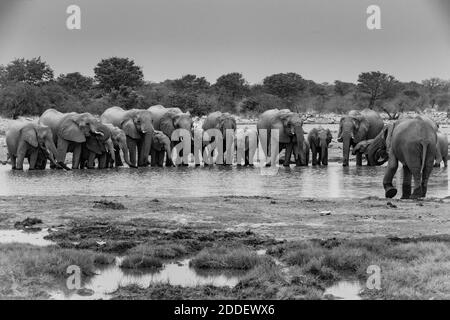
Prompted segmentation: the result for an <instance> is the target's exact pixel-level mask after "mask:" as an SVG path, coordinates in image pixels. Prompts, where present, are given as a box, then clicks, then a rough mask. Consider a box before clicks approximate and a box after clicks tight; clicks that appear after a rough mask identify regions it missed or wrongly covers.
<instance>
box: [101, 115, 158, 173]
mask: <svg viewBox="0 0 450 320" xmlns="http://www.w3.org/2000/svg"><path fill="white" fill-rule="evenodd" d="M100 120H101V121H102V123H105V124H106V123H109V124H112V125H114V126H116V127H118V128H120V129H122V130H123V131H124V132H125V135H126V138H127V147H128V152H129V157H130V160H129V161H130V163H131V165H132V166H133V167H136V166H139V167H145V166H147V165H149V162H148V156H149V154H150V149H151V146H152V139H153V131H154V129H153V120H152V116H151V113H150V111H148V110H142V109H131V110H126V111H125V110H124V109H122V108H120V107H111V108H108V109H106V110H105V112H103V114H102V115H101V116H100ZM136 153H137V157H136Z"/></svg>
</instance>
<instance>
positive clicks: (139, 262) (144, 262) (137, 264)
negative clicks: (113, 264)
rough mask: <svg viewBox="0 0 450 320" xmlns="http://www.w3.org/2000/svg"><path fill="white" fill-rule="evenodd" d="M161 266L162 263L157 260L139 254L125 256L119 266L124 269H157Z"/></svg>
mask: <svg viewBox="0 0 450 320" xmlns="http://www.w3.org/2000/svg"><path fill="white" fill-rule="evenodd" d="M162 266H163V263H162V262H161V260H160V259H159V258H156V257H151V256H145V255H140V254H133V255H129V256H126V257H125V258H124V259H123V261H122V263H121V265H120V267H121V268H124V269H141V268H145V269H159V268H161V267H162Z"/></svg>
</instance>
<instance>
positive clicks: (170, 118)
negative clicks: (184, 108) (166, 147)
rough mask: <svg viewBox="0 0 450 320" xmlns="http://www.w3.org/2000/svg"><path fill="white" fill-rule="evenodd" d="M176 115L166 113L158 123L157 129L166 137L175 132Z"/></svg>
mask: <svg viewBox="0 0 450 320" xmlns="http://www.w3.org/2000/svg"><path fill="white" fill-rule="evenodd" d="M176 118H177V115H174V114H173V113H170V112H167V113H166V114H165V115H164V116H163V117H162V118H161V121H160V122H159V129H161V131H162V132H163V133H164V134H165V135H166V136H168V137H171V136H172V132H174V130H175V127H176V126H175V119H176Z"/></svg>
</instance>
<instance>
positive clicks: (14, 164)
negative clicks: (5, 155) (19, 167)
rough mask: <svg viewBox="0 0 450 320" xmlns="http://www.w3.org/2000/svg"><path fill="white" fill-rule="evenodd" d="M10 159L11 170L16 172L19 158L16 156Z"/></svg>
mask: <svg viewBox="0 0 450 320" xmlns="http://www.w3.org/2000/svg"><path fill="white" fill-rule="evenodd" d="M10 157H11V168H12V169H13V170H16V163H17V161H16V160H17V157H16V156H10Z"/></svg>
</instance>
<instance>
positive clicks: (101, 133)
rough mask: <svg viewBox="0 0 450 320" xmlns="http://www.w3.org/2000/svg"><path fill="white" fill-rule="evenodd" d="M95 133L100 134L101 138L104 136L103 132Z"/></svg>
mask: <svg viewBox="0 0 450 320" xmlns="http://www.w3.org/2000/svg"><path fill="white" fill-rule="evenodd" d="M94 133H95V134H98V135H100V136H102V137H103V136H104V134H103V132H99V131H94Z"/></svg>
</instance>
